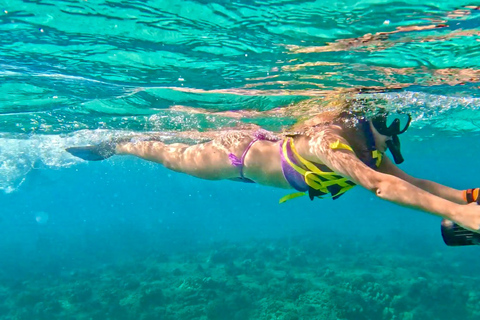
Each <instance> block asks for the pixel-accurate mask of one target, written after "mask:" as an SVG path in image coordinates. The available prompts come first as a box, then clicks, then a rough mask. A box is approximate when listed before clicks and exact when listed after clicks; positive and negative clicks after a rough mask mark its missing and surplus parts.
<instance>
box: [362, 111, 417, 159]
mask: <svg viewBox="0 0 480 320" xmlns="http://www.w3.org/2000/svg"><path fill="white" fill-rule="evenodd" d="M402 115H406V116H407V117H408V119H407V121H406V123H404V124H403V126H401V121H400V119H399V118H398V117H399V116H400V114H398V115H391V116H394V117H395V119H394V120H393V121H392V123H391V124H390V125H387V118H388V117H389V113H388V112H381V113H379V114H377V115H376V116H375V117H373V118H372V124H373V126H374V127H375V129H377V131H378V132H379V133H380V134H382V135H385V136H388V137H389V139H388V140H387V148H388V150H390V153H391V154H392V156H393V160H394V161H395V163H396V164H400V163H402V162H403V161H404V159H403V156H402V153H401V151H400V139H399V138H398V135H399V134H402V133H404V132H405V131H407V129H408V127H409V126H410V122H411V121H412V117H411V116H410V115H409V114H402Z"/></svg>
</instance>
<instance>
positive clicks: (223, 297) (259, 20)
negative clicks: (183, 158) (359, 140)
mask: <svg viewBox="0 0 480 320" xmlns="http://www.w3.org/2000/svg"><path fill="white" fill-rule="evenodd" d="M479 26H480V11H479V9H478V8H477V6H476V3H474V2H472V1H441V2H433V1H431V2H428V1H381V0H377V1H373V0H372V1H366V0H365V1H351V0H349V1H287V0H277V1H274V0H271V1H266V0H265V1H253V0H251V1H223V0H218V1H203V0H196V1H176V0H174V1H110V0H102V1H101V0H94V1H92V0H68V1H66V0H58V1H54V0H51V1H44V0H36V1H33V0H28V1H27V0H24V1H19V0H0V203H1V206H0V234H1V235H2V236H1V237H0V319H2V320H3V319H8V320H10V319H29V320H30V319H49V320H50V319H99V320H103V319H109V320H116V319H142V320H147V319H169V320H177V319H180V320H182V319H202V320H205V319H217V320H223V319H225V320H230V319H234V320H244V319H255V320H256V319H262V320H263V319H265V320H274V319H275V320H277V319H278V320H283V319H285V320H295V319H298V320H300V319H301V320H306V319H308V320H310V319H312V320H317V319H322V320H323V319H326V320H334V319H341V320H350V319H352V320H353V319H354V320H359V319H360V320H362V319H373V320H377V319H382V320H390V319H396V320H413V319H415V320H417V319H422V320H424V319H436V320H437V319H472V320H475V319H480V304H479V302H478V300H479V299H478V298H479V294H478V290H477V288H476V283H477V282H478V280H479V277H478V274H477V273H478V268H477V266H478V265H479V263H480V259H479V257H478V250H479V249H478V248H477V247H468V248H449V247H446V246H445V245H444V244H443V242H442V240H441V237H440V232H439V218H437V217H433V216H430V215H427V214H424V213H420V212H416V211H412V210H409V209H405V208H400V207H398V206H394V205H392V204H389V203H385V202H382V201H380V200H379V199H376V198H374V197H373V196H372V195H371V194H369V193H368V192H367V191H365V190H362V189H361V188H358V187H357V188H355V189H354V190H352V191H351V192H349V193H348V194H347V195H345V197H342V199H339V200H338V201H335V202H332V201H326V200H325V201H313V202H310V201H307V200H305V199H303V201H302V200H300V199H297V200H298V201H297V200H295V201H293V200H292V203H286V204H284V205H278V199H280V198H281V197H282V196H284V195H285V192H284V190H283V191H282V190H276V189H271V188H264V187H260V186H256V185H244V184H238V183H233V182H223V181H222V182H209V181H203V180H198V179H194V178H192V177H188V176H185V175H182V174H179V173H174V172H169V171H167V170H166V169H165V168H162V167H160V166H158V165H154V164H150V163H146V162H142V161H140V160H138V159H132V158H121V157H118V158H117V157H114V158H112V159H109V160H108V161H106V162H102V163H85V162H83V161H81V160H78V159H76V158H73V157H71V156H70V155H69V154H68V153H66V152H65V151H64V149H65V148H66V147H69V146H74V145H84V144H91V143H96V142H99V141H102V140H104V139H107V138H109V137H112V136H122V135H129V134H132V133H141V134H149V133H155V134H156V135H157V136H159V137H160V138H161V139H163V140H165V141H166V142H177V141H183V140H182V139H185V133H188V132H197V131H200V132H202V131H207V130H220V129H221V130H228V129H234V128H238V127H242V126H245V125H249V124H252V123H253V124H258V125H261V126H263V127H265V128H267V129H270V130H274V131H281V130H283V129H285V128H287V127H288V126H289V125H291V124H293V123H295V121H296V120H297V119H298V118H299V117H302V116H305V115H308V114H311V113H312V112H313V113H314V112H320V111H322V109H323V107H324V106H325V103H326V101H328V99H330V98H331V97H332V96H333V97H337V96H341V97H346V98H348V99H350V98H359V97H360V98H361V101H362V103H363V106H366V107H367V108H370V109H372V110H374V109H375V108H377V107H378V106H382V107H383V108H386V109H387V110H392V111H394V110H398V111H402V112H408V113H410V114H411V115H412V118H413V121H412V125H411V129H409V130H408V131H407V132H406V133H405V134H404V135H402V137H401V138H402V150H403V154H404V156H405V158H406V162H405V164H402V167H401V168H402V169H403V170H405V171H406V172H408V173H410V174H412V175H414V176H418V177H422V178H426V179H432V180H435V181H438V182H440V183H444V184H447V185H450V186H452V187H455V188H459V189H462V188H463V189H465V188H471V187H475V186H478V181H479V180H480V174H479V171H478V170H477V168H478V163H477V159H478V157H479V156H480V153H479V152H478V151H477V147H476V146H477V144H478V139H479V134H478V133H479V131H480V130H479V129H480V113H479V112H478V110H479V108H480V94H479V92H480V91H479V79H480V69H479V68H480V50H479V49H480V27H479ZM287 109H288V110H289V112H283V113H281V112H279V113H275V112H274V111H276V110H287ZM219 111H235V112H234V113H235V114H236V115H237V116H235V117H227V116H225V115H224V114H221V113H217V112H219ZM272 114H275V116H272ZM196 141H198V139H196V138H195V137H192V138H191V139H190V141H189V142H196Z"/></svg>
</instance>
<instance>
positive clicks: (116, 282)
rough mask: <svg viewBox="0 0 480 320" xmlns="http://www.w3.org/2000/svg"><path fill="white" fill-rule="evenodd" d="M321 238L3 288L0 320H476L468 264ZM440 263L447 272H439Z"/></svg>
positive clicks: (253, 244) (243, 246)
mask: <svg viewBox="0 0 480 320" xmlns="http://www.w3.org/2000/svg"><path fill="white" fill-rule="evenodd" d="M454 258H455V256H448V255H440V254H436V252H435V251H434V250H433V251H430V252H426V253H425V252H424V253H423V254H417V253H416V252H414V253H411V254H410V255H409V254H408V253H406V252H405V251H404V250H396V251H395V250H389V249H388V248H386V247H381V246H372V247H369V248H368V250H367V249H362V248H361V246H359V245H358V244H356V243H354V242H352V243H351V244H350V247H346V245H342V246H339V245H337V244H335V243H325V242H324V243H321V242H319V241H318V239H313V238H311V239H308V238H306V239H305V238H302V239H292V238H290V239H276V240H262V241H260V240H252V241H250V242H243V243H216V244H211V245H210V247H203V248H199V249H198V250H196V251H195V252H188V253H181V254H176V255H169V256H165V255H163V254H157V255H152V256H150V257H144V258H142V259H140V258H138V259H125V261H123V262H119V263H116V264H111V265H101V266H92V267H91V268H88V269H78V270H71V271H69V272H66V273H63V274H61V275H60V276H59V275H58V274H54V273H48V272H44V273H38V271H37V272H36V273H32V274H30V275H29V276H23V278H21V279H12V278H10V279H7V278H6V275H5V274H2V276H1V277H2V279H1V280H2V281H1V282H0V283H1V285H0V319H2V320H3V319H16V320H21V319H29V320H30V319H38V320H42V319H80V320H82V319H102V320H121V319H140V320H149V319H167V320H168V319H171V320H179V319H180V320H183V319H185V320H187V319H201V320H223V319H232V320H245V319H262V320H277V319H278V320H305V319H324V320H339V319H340V320H349V319H355V320H367V319H379V320H387V319H388V320H392V319H394V320H416V319H479V318H480V303H479V302H478V301H479V294H478V291H477V288H476V287H475V283H476V282H477V280H478V278H476V277H475V276H474V275H472V274H470V272H471V271H470V270H469V266H468V261H466V262H465V263H463V264H462V262H461V261H459V262H457V263H456V264H455V266H452V263H451V260H452V259H454ZM439 266H440V267H439Z"/></svg>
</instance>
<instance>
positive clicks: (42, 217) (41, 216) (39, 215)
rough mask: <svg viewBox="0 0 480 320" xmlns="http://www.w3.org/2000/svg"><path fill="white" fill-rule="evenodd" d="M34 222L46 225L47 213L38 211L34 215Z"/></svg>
mask: <svg viewBox="0 0 480 320" xmlns="http://www.w3.org/2000/svg"><path fill="white" fill-rule="evenodd" d="M35 220H36V221H37V222H38V224H46V223H47V222H48V213H46V212H43V211H39V212H36V213H35Z"/></svg>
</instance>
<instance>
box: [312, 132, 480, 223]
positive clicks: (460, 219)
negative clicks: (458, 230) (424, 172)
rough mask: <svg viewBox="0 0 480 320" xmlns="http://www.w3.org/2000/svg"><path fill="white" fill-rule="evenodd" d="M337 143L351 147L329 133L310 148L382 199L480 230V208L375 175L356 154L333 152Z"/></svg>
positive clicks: (388, 175)
mask: <svg viewBox="0 0 480 320" xmlns="http://www.w3.org/2000/svg"><path fill="white" fill-rule="evenodd" d="M337 141H340V142H342V143H344V144H347V145H348V142H347V141H346V140H345V139H343V138H342V137H341V136H339V135H338V134H335V133H333V132H329V131H328V130H327V131H323V132H320V133H318V134H317V136H315V137H313V138H312V139H311V140H310V147H311V150H312V151H313V153H314V154H315V155H316V156H317V157H318V158H319V159H320V160H321V161H322V162H323V163H325V164H326V165H327V166H328V167H329V168H330V169H332V170H334V171H335V172H337V173H339V174H341V175H343V176H345V177H346V178H348V179H351V180H352V181H353V182H355V183H357V184H359V185H361V186H363V187H364V188H366V189H368V190H370V191H371V192H373V193H375V194H376V195H377V196H378V197H379V198H382V199H385V200H388V201H391V202H394V203H397V204H399V205H402V206H406V207H410V208H414V209H418V210H422V211H425V212H429V213H432V214H435V215H438V216H441V217H443V218H446V219H449V220H453V221H455V222H457V223H459V224H460V225H462V226H464V227H465V228H467V229H469V230H472V231H478V230H480V206H477V205H474V206H471V205H461V204H458V203H455V202H453V201H450V200H447V199H444V198H442V197H439V196H437V195H435V194H432V193H430V192H428V191H425V190H423V189H421V188H419V187H417V186H415V185H414V184H412V183H410V182H408V181H405V180H403V179H401V178H399V177H396V176H394V175H391V174H386V173H382V172H378V171H375V170H373V169H371V168H370V167H368V166H367V165H365V164H364V163H363V162H362V161H360V159H358V158H357V156H356V155H355V153H354V152H352V151H349V150H346V149H332V148H330V145H331V144H332V143H335V142H337Z"/></svg>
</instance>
